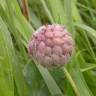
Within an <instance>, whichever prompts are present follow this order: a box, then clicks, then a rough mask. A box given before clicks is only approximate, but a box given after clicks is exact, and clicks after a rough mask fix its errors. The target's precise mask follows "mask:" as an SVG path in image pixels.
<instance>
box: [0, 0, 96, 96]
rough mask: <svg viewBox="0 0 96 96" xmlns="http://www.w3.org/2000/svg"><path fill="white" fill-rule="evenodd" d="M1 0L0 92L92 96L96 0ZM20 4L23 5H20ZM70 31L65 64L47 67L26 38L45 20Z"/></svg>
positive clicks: (95, 87)
mask: <svg viewBox="0 0 96 96" xmlns="http://www.w3.org/2000/svg"><path fill="white" fill-rule="evenodd" d="M22 1H23V0H0V96H96V0H38V1H37V0H28V5H29V6H28V8H29V10H28V12H29V17H28V18H29V21H27V19H26V18H25V17H24V16H23V14H22V12H21V9H22V4H23V3H22ZM20 8H21V9H20ZM53 23H59V24H62V25H64V26H66V28H67V29H68V30H69V32H70V33H71V34H72V36H73V38H74V41H75V52H74V54H73V55H72V58H71V60H70V62H69V64H66V65H65V66H64V67H62V68H53V69H46V68H43V67H42V66H40V65H38V64H37V62H36V61H35V60H33V59H32V58H30V57H29V55H28V52H27V47H28V41H29V40H30V38H31V35H32V33H33V32H34V31H35V30H36V29H37V28H39V26H41V25H43V24H53Z"/></svg>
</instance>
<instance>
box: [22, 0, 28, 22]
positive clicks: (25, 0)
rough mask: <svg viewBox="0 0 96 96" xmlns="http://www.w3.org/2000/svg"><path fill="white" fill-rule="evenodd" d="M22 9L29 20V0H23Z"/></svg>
mask: <svg viewBox="0 0 96 96" xmlns="http://www.w3.org/2000/svg"><path fill="white" fill-rule="evenodd" d="M22 5H23V6H22V7H23V8H22V11H23V15H24V16H25V17H26V19H27V20H28V21H29V10H28V0H22Z"/></svg>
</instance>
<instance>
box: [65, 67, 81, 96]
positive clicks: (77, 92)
mask: <svg viewBox="0 0 96 96" xmlns="http://www.w3.org/2000/svg"><path fill="white" fill-rule="evenodd" d="M63 70H64V72H65V75H66V77H67V79H68V80H69V82H70V84H71V86H72V87H73V90H74V91H75V94H76V96H80V94H79V90H78V89H77V87H76V85H75V82H74V81H73V79H72V77H71V75H70V74H69V72H68V71H67V69H66V68H65V67H64V68H63Z"/></svg>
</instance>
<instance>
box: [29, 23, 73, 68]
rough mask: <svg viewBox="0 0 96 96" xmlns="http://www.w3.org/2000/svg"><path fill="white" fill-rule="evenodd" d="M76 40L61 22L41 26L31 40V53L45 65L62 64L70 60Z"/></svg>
mask: <svg viewBox="0 0 96 96" xmlns="http://www.w3.org/2000/svg"><path fill="white" fill-rule="evenodd" d="M73 50H74V42H73V39H72V36H71V34H70V33H69V32H68V31H67V29H66V28H65V27H64V26H62V25H59V24H53V25H45V26H42V27H40V28H39V29H38V30H37V31H36V32H35V33H34V34H33V35H32V38H31V40H30V41H29V45H28V51H29V54H30V55H31V56H32V57H33V58H35V59H36V60H37V61H38V63H39V64H41V65H43V66H45V67H51V66H62V65H64V64H66V63H67V62H68V61H69V58H70V56H71V55H72V52H73Z"/></svg>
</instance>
